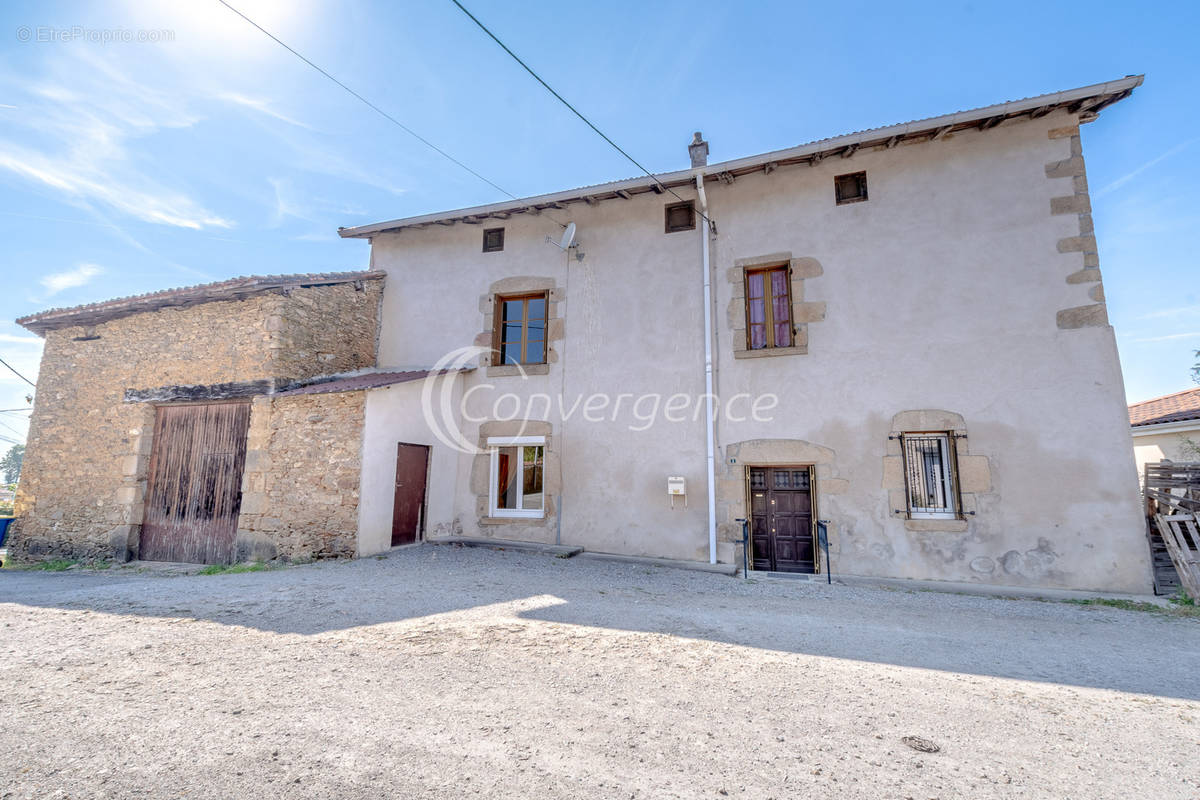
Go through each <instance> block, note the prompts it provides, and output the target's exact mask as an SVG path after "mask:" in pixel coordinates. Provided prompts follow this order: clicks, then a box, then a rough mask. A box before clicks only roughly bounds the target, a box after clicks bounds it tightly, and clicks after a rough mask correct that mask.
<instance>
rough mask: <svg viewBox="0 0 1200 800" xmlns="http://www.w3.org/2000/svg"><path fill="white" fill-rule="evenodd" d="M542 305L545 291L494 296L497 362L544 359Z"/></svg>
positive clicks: (538, 360) (544, 315)
mask: <svg viewBox="0 0 1200 800" xmlns="http://www.w3.org/2000/svg"><path fill="white" fill-rule="evenodd" d="M546 306H547V297H546V293H545V292H538V293H537V294H525V295H509V296H504V297H498V298H497V299H496V314H495V318H496V330H495V332H494V333H493V337H494V344H493V345H492V346H493V348H495V350H496V352H497V353H498V354H499V359H498V362H497V363H498V364H545V363H546Z"/></svg>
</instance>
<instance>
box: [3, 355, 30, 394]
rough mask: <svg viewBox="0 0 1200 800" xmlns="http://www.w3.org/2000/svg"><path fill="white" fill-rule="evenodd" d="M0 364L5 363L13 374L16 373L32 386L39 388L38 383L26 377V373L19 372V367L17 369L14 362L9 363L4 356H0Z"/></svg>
mask: <svg viewBox="0 0 1200 800" xmlns="http://www.w3.org/2000/svg"><path fill="white" fill-rule="evenodd" d="M0 364H3V365H4V366H6V367H8V368H9V369H10V370H11V371H12V374H13V375H16V376H17V377H18V378H20V379H21V380H23V381H25V382H26V383H28V384H29V385H30V386H32V387H33V388H35V389H36V388H37V384H36V383H34V382H33V381H31V380H29V378H26V377H25V376H24V375H22V374H21V373H19V372H17V369H16V367H14V366H13V365H12V364H9V363H8V362H7V361H5V360H4V359H3V358H0Z"/></svg>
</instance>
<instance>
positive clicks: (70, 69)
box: [0, 50, 233, 230]
mask: <svg viewBox="0 0 1200 800" xmlns="http://www.w3.org/2000/svg"><path fill="white" fill-rule="evenodd" d="M73 52H74V55H72V56H69V57H65V58H63V59H61V60H60V61H58V62H56V63H55V69H56V70H58V71H62V74H60V72H55V73H54V74H51V75H48V76H46V77H45V78H42V79H40V80H39V79H35V80H26V81H25V82H22V83H17V82H16V81H15V80H13V81H12V82H13V83H14V84H16V86H17V87H19V88H18V90H19V91H23V92H25V93H26V95H27V97H28V99H29V104H28V105H29V108H28V112H29V113H24V114H21V115H19V116H18V117H17V118H16V122H17V124H18V125H19V128H14V129H10V131H8V132H6V134H5V135H3V136H0V171H6V172H9V173H11V174H13V175H16V176H17V177H19V178H21V179H23V180H25V181H28V182H30V183H32V184H34V185H37V186H40V187H42V188H43V189H46V190H49V191H50V192H52V193H54V194H57V195H59V196H60V197H62V198H63V199H65V200H67V201H68V202H71V203H73V204H75V205H77V206H87V205H90V204H97V205H102V206H105V207H108V208H111V209H113V210H115V211H117V212H120V213H121V214H124V215H128V216H130V217H132V218H135V219H139V220H142V221H145V222H152V223H156V224H160V225H169V226H173V227H181V228H191V229H197V230H198V229H201V228H209V227H216V228H229V227H232V226H233V223H232V222H230V221H229V220H226V219H224V218H222V217H220V216H219V215H217V214H214V213H212V212H210V211H208V210H207V209H205V208H204V207H203V206H202V205H201V204H200V203H198V202H197V201H196V200H194V199H192V198H191V197H190V196H189V195H188V193H187V192H186V191H185V190H183V189H181V188H176V187H170V186H166V185H164V184H163V183H162V182H161V178H160V177H159V173H158V172H157V171H156V170H154V169H153V165H152V164H151V163H148V162H147V161H146V160H145V159H143V158H139V157H138V156H140V155H141V153H140V152H139V150H138V149H137V148H135V147H133V146H132V142H133V140H135V139H138V138H143V137H146V136H149V135H151V134H154V133H156V132H158V131H161V130H164V129H168V128H186V127H190V126H191V125H193V124H195V122H196V121H197V120H198V119H199V118H198V117H197V116H195V115H194V114H192V113H190V112H189V111H188V110H187V109H186V107H185V106H184V104H183V102H182V101H181V100H180V99H179V98H178V97H175V96H173V95H171V94H170V93H168V92H163V91H158V90H155V89H152V88H150V87H148V86H146V85H145V84H144V83H142V82H140V81H136V80H132V79H131V78H130V77H129V76H128V75H126V74H125V73H123V72H121V71H119V70H118V69H117V68H116V67H114V66H113V65H112V64H110V63H106V62H105V61H103V60H102V59H99V58H97V57H95V56H93V55H88V51H86V50H78V51H73Z"/></svg>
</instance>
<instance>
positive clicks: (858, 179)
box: [833, 172, 867, 206]
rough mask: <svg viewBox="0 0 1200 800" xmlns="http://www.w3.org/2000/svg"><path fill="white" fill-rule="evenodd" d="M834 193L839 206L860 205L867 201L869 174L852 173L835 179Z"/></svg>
mask: <svg viewBox="0 0 1200 800" xmlns="http://www.w3.org/2000/svg"><path fill="white" fill-rule="evenodd" d="M833 193H834V196H835V197H836V198H837V203H838V205H839V206H840V205H843V204H844V203H858V202H861V201H863V200H866V199H867V173H865V172H851V173H849V174H848V175H838V176H837V177H836V178H834V179H833Z"/></svg>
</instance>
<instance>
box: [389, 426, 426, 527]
mask: <svg viewBox="0 0 1200 800" xmlns="http://www.w3.org/2000/svg"><path fill="white" fill-rule="evenodd" d="M428 468H429V447H428V446H427V445H423V444H406V443H404V442H400V444H399V445H397V447H396V501H395V505H394V506H392V547H395V546H396V545H398V544H411V543H412V542H415V541H416V540H417V535H418V534H419V533H420V531H421V527H422V526H423V525H424V523H425V475H426V473H427V471H428Z"/></svg>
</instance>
